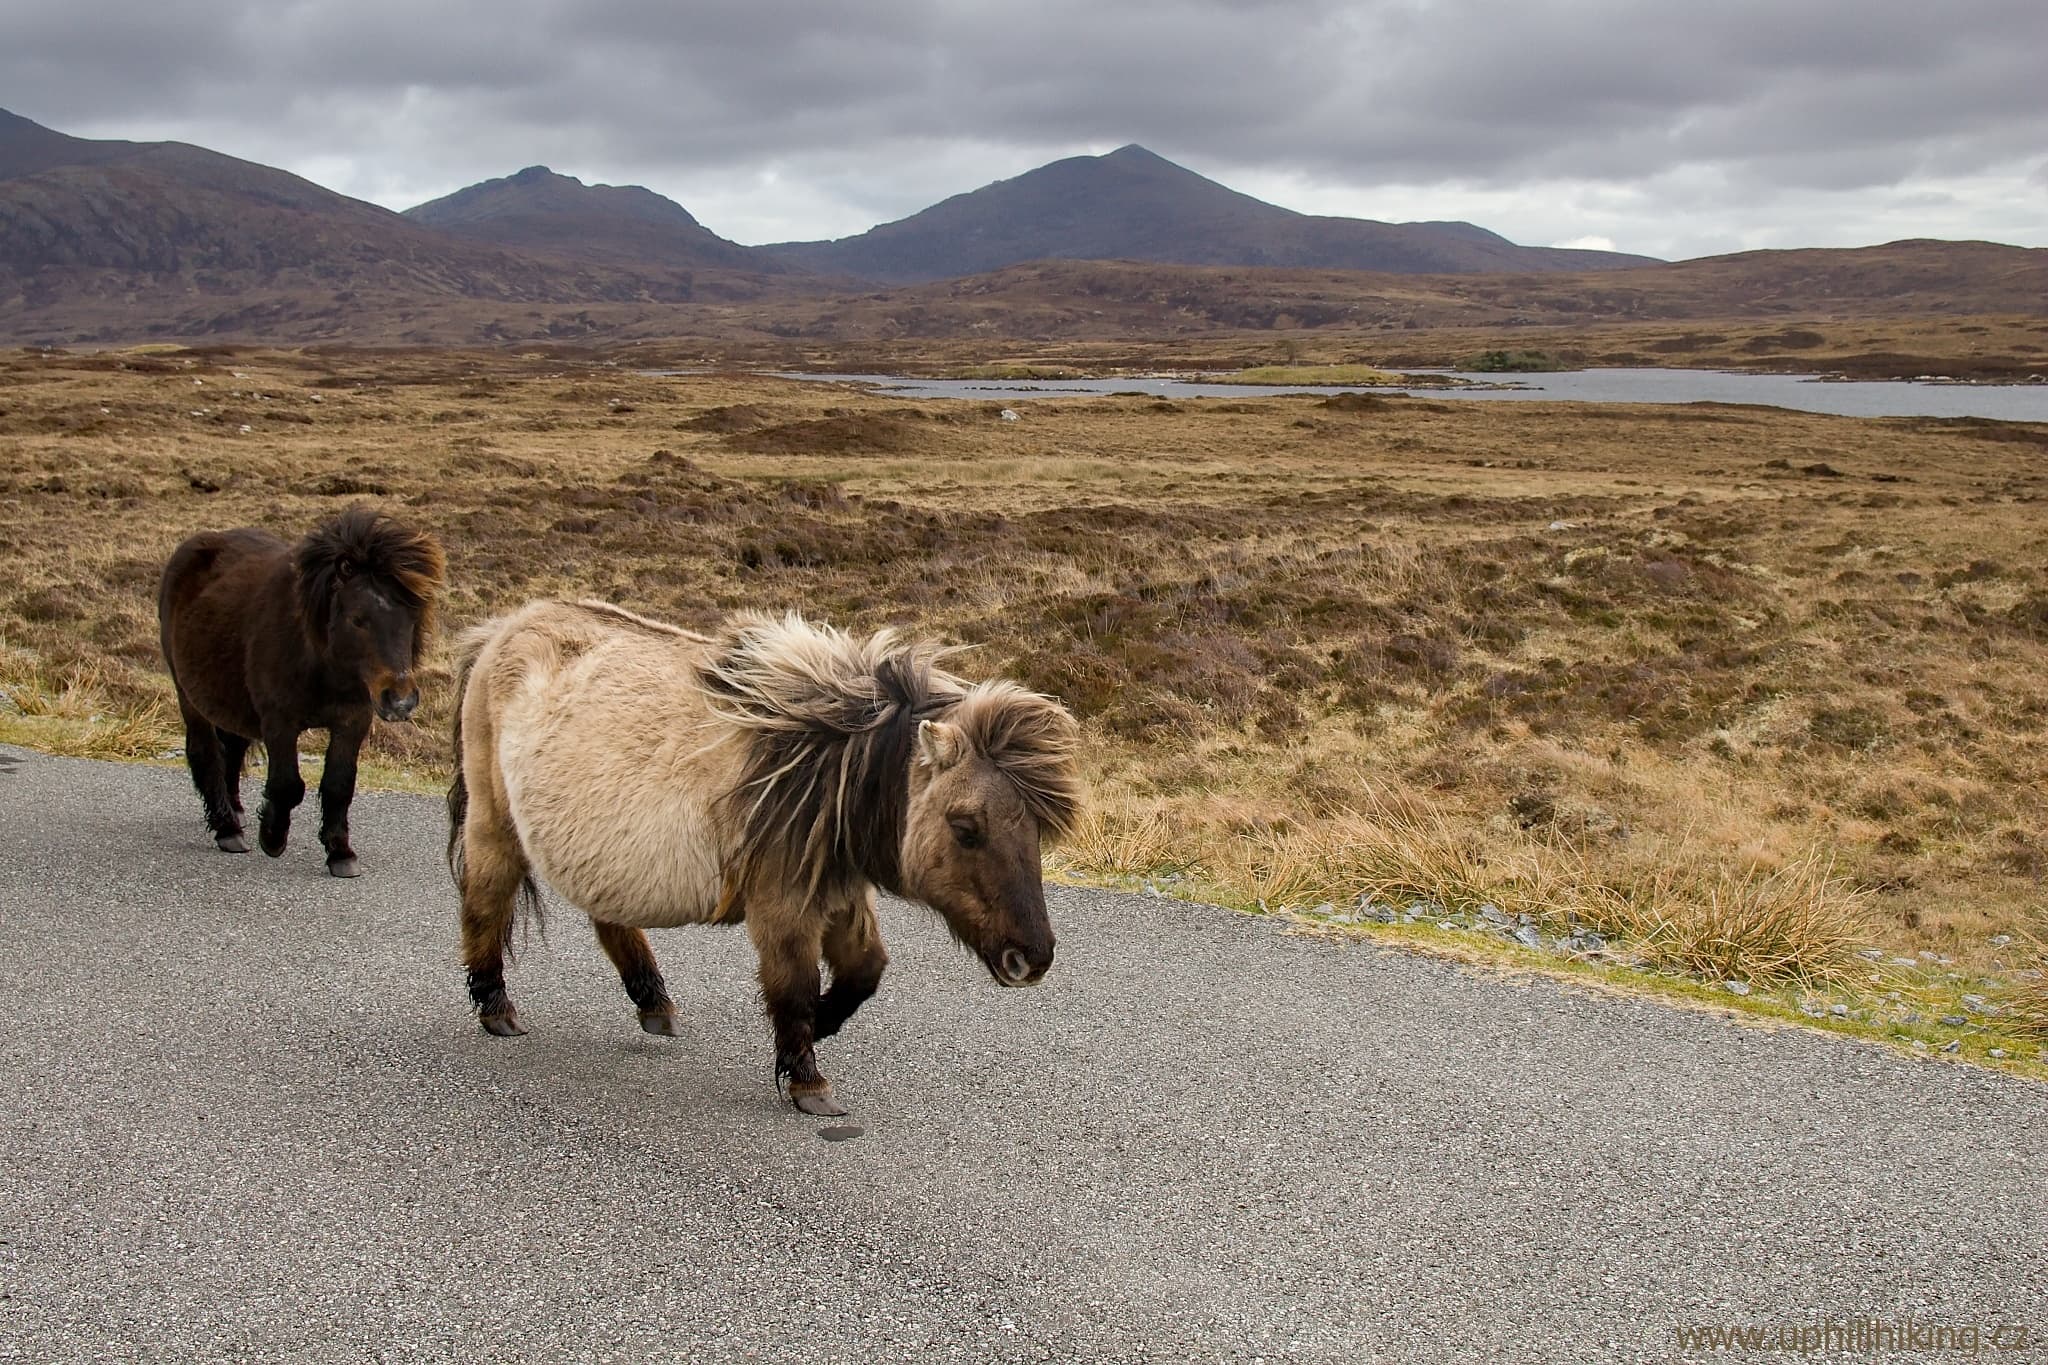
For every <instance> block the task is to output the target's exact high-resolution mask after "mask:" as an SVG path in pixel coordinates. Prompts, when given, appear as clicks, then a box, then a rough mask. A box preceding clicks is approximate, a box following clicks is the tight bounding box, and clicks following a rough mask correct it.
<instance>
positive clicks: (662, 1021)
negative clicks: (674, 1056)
mask: <svg viewBox="0 0 2048 1365" xmlns="http://www.w3.org/2000/svg"><path fill="white" fill-rule="evenodd" d="M640 1028H641V1030H642V1031H643V1032H646V1033H652V1034H654V1035H655V1036H656V1037H658V1038H680V1037H682V1036H683V1031H682V1030H681V1029H679V1028H677V1027H676V1012H675V1011H674V1010H641V1011H640Z"/></svg>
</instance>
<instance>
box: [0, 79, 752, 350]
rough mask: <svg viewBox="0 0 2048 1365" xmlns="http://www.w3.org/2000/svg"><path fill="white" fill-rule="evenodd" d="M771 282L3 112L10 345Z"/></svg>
mask: <svg viewBox="0 0 2048 1365" xmlns="http://www.w3.org/2000/svg"><path fill="white" fill-rule="evenodd" d="M678 211H679V212H680V210H678ZM684 216H685V217H687V215H684ZM706 235H707V236H708V235H709V234H706ZM769 269H779V267H769ZM766 273H767V271H766V270H765V269H762V270H754V271H751V272H743V271H738V270H732V269H705V270H682V269H676V268H674V267H670V266H663V265H659V264H646V265H640V266H633V267H628V266H620V265H607V264H604V263H601V262H594V261H592V260H590V259H588V258H585V259H581V260H577V259H570V258H568V257H564V256H560V255H555V254H549V253H545V252H540V251H521V250H515V249H512V248H508V247H504V246H498V245H494V244H492V243H490V242H487V241H475V240H471V239H469V238H467V237H463V236H457V235H453V234H450V233H447V232H443V231H440V230H437V229H435V228H433V227H430V226H427V225H425V224H422V223H416V222H414V221H412V220H411V219H408V218H405V217H403V216H401V215H399V214H396V213H393V212H391V211H390V210H388V209H383V208H379V207H378V206H376V205H374V204H367V203H364V202H362V201H361V200H357V199H351V198H349V197H348V196H346V195H341V194H336V193H335V192H334V191H332V190H328V189H323V188H321V187H320V186H318V185H315V184H313V183H312V182H310V181H307V180H302V179H300V178H299V177H298V176H295V175H291V174H289V173H287V172H284V171H280V170H276V169H273V168H271V167H269V166H261V165H257V164H256V163H254V162H250V161H242V160H238V159H237V158H235V157H231V156H224V155H222V154H221V153H219V152H212V151H208V150H206V149H205V148H203V147H194V146H190V145H187V144H185V143H179V142H115V141H93V140H89V139H85V138H75V137H69V136H66V135H65V134H63V133H58V132H55V131H53V130H51V129H48V128H45V127H42V126H41V125H39V124H36V123H33V122H31V121H30V120H28V119H25V118H22V117H20V116H18V115H15V114H11V113H8V112H6V111H4V110H0V334H6V335H15V336H24V335H25V336H29V337H54V338H61V339H72V340H77V339H94V338H111V337H115V336H119V337H124V338H131V339H132V338H150V337H156V336H179V337H193V336H207V335H289V336H294V337H317V336H321V335H334V336H344V335H350V334H354V333H358V332H360V331H361V330H362V328H361V326H360V319H361V318H362V317H363V315H365V314H379V313H381V314H385V315H387V316H385V317H384V318H382V319H381V320H380V323H379V324H378V325H380V326H382V327H383V328H384V329H386V330H388V327H389V323H390V321H391V319H392V318H403V317H404V316H406V315H408V313H410V312H413V311H417V310H418V309H420V308H422V307H423V306H430V305H434V304H436V303H437V302H451V301H485V302H491V303H497V304H513V303H547V304H589V303H637V304H646V303H677V302H686V301H690V300H693V299H715V300H731V299H744V298H751V297H755V296H757V295H758V294H759V293H760V292H761V291H762V289H763V287H764V277H765V275H766Z"/></svg>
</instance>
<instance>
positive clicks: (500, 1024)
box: [477, 1010, 526, 1038]
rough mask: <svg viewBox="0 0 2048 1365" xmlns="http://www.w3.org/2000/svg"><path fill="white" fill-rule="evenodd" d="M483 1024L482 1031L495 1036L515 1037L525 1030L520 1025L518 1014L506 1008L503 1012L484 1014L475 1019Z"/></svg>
mask: <svg viewBox="0 0 2048 1365" xmlns="http://www.w3.org/2000/svg"><path fill="white" fill-rule="evenodd" d="M477 1022H478V1023H480V1024H482V1025H483V1026H484V1032H485V1033H488V1034H490V1035H492V1036H493V1037H496V1038H517V1037H518V1036H519V1035H520V1034H522V1033H524V1032H526V1030H525V1029H524V1028H522V1027H521V1026H520V1023H519V1016H517V1015H515V1014H514V1013H512V1011H510V1010H507V1011H505V1012H504V1013H503V1014H486V1015H482V1016H480V1017H479V1018H478V1020H477Z"/></svg>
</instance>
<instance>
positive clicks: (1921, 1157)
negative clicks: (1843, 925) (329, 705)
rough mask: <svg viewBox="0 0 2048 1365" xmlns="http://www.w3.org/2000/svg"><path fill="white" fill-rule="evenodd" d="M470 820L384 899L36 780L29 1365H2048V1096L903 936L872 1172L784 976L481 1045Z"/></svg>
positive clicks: (551, 950) (1186, 964) (7, 816)
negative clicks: (1845, 1324)
mask: <svg viewBox="0 0 2048 1365" xmlns="http://www.w3.org/2000/svg"><path fill="white" fill-rule="evenodd" d="M440 818H441V817H440V809H439V806H438V804H437V803H435V802H433V801H430V800H426V799H423V798H418V797H408V796H393V795H371V796H368V797H366V798H365V799H364V800H362V801H361V802H359V803H358V806H357V818H356V828H357V847H358V849H359V850H360V851H361V852H362V854H363V865H364V868H365V875H364V876H363V877H362V878H361V879H360V880H359V881H356V882H352V883H346V884H344V883H336V882H333V881H330V880H329V879H327V878H326V877H325V876H324V875H323V873H322V870H321V864H320V860H319V855H318V851H317V848H316V846H315V845H314V844H313V843H312V842H311V841H310V840H308V839H306V838H305V831H303V830H301V831H300V832H299V834H298V836H297V837H296V838H295V842H294V844H293V847H292V848H291V850H290V851H289V852H288V853H287V854H286V856H285V857H284V858H283V859H282V860H280V861H277V862H271V861H268V860H266V859H264V858H262V857H260V856H256V855H248V856H243V857H231V856H228V855H223V854H219V853H216V852H214V851H213V849H212V847H211V845H210V843H209V842H208V840H207V839H206V838H205V837H204V834H203V831H202V829H201V828H200V824H199V819H198V802H197V800H196V798H194V797H193V796H192V794H191V792H190V791H189V789H188V788H187V787H186V785H185V782H184V779H183V776H182V775H181V774H178V773H174V772H168V771H163V770H154V769H145V768H131V767H119V766H112V765H101V764H92V763H83V762H76V761H70V760H62V759H54V758H47V757H43V756H40V755H35V754H28V753H25V752H22V751H20V750H0V1080H4V1093H0V1356H11V1357H14V1358H20V1359H25V1360H34V1361H68V1360H80V1361H84V1360H93V1361H100V1360H144V1359H147V1360H152V1361H159V1360H214V1359H237V1360H240V1359H248V1360H351V1361H353V1360H413V1359H427V1360H450V1359H462V1360H557V1359H561V1360H618V1361H633V1362H640V1361H648V1360H658V1359H674V1360H691V1361H722V1360H749V1359H761V1360H792V1361H794V1360H803V1361H817V1362H830V1361H881V1360H920V1361H922V1360H936V1361H948V1360H961V1361H976V1362H987V1361H1012V1360H1048V1359H1050V1360H1062V1361H1065V1360H1086V1361H1096V1360H1100V1361H1132V1360H1158V1361H1176V1362H1178V1361H1206V1360H1229V1361H1253V1360H1260V1359H1264V1360H1267V1361H1283V1360H1289V1361H1291V1360H1301V1361H1347V1362H1349V1361H1365V1360H1375V1359H1386V1360H1469V1359H1474V1358H1479V1357H1481V1356H1488V1357H1505V1358H1511V1359H1559V1360H1588V1359H1593V1360H1600V1359H1670V1358H1673V1357H1675V1356H1678V1355H1681V1354H1683V1353H1682V1352H1681V1351H1680V1349H1679V1345H1678V1339H1677V1336H1676V1333H1677V1331H1678V1329H1679V1328H1680V1327H1682V1326H1684V1327H1690V1326H1695V1325H1720V1324H1729V1325H1737V1326H1743V1325H1756V1326H1765V1327H1770V1328H1773V1329H1775V1327H1776V1326H1777V1325H1779V1324H1786V1325H1788V1326H1793V1327H1796V1326H1799V1325H1802V1324H1805V1325H1817V1324H1819V1323H1821V1322H1822V1321H1823V1320H1825V1319H1827V1318H1829V1317H1833V1318H1835V1319H1837V1320H1847V1319H1852V1318H1857V1317H1863V1316H1875V1317H1881V1318H1883V1319H1885V1320H1887V1321H1894V1320H1896V1319H1899V1318H1903V1317H1904V1316H1905V1315H1907V1314H1917V1315H1918V1317H1919V1318H1920V1319H1921V1320H1922V1321H1923V1322H1926V1321H1929V1320H1932V1321H1934V1322H1938V1323H1941V1324H1946V1325H1950V1326H1961V1325H1980V1324H1985V1323H1989V1322H1991V1321H1993V1320H1996V1319H2000V1318H2001V1317H2003V1318H2017V1319H2019V1320H2021V1321H2027V1320H2028V1319H2029V1318H2031V1322H2032V1325H2033V1329H2034V1332H2035V1336H2034V1341H2033V1345H2034V1347H2035V1348H2036V1349H2035V1350H2034V1351H2032V1352H2031V1354H2034V1355H2048V1350H2042V1349H2040V1348H2041V1347H2042V1345H2043V1342H2042V1336H2041V1334H2042V1333H2043V1332H2044V1331H2048V1308H2044V1303H2048V1250H2044V1248H2048V1193H2044V1191H2048V1090H2044V1089H2043V1088H2042V1087H2040V1086H2036V1085H2032V1084H2029V1083H2026V1082H2021V1081H2015V1080H2013V1079H2010V1078H2007V1077H2003V1076H1999V1075H1995V1074H1992V1073H1988V1072H1982V1071H1976V1070H1971V1069H1967V1068H1963V1067H1959V1066H1954V1065H1946V1064H1940V1063H1924V1062H1915V1061H1913V1060H1910V1059H1906V1058H1901V1057H1896V1056H1893V1055H1890V1054H1888V1053H1884V1052H1880V1051H1877V1050H1875V1049H1872V1048H1868V1047H1865V1046H1861V1045H1858V1044H1854V1043H1847V1042H1843V1041H1840V1040H1837V1039H1833V1038H1829V1037H1824V1036H1821V1035H1818V1034H1811V1033H1806V1032H1799V1031H1785V1032H1765V1031H1761V1030H1758V1029H1754V1028H1748V1027H1738V1026H1735V1025H1731V1024H1729V1023H1727V1022H1725V1021H1723V1020H1721V1019H1719V1018H1717V1017H1715V1016H1712V1015H1706V1014H1700V1013H1692V1012H1680V1011H1674V1010H1669V1009H1665V1008H1663V1007H1660V1006H1657V1005H1654V1004H1649V1003H1643V1002H1634V1001H1626V1000H1614V999H1606V998H1598V997H1590V996H1586V995H1581V994H1574V993H1573V992H1571V991H1570V990H1568V989H1566V988H1564V987H1561V986H1559V985H1557V984H1555V983H1553V982H1548V981H1528V982H1505V981H1500V980H1494V979H1489V978H1483V977H1479V976H1475V975H1472V974H1470V973H1467V972H1465V971H1463V970H1460V969H1458V968H1455V967H1453V966H1450V965H1447V964H1443V963H1439V962H1433V961H1428V960H1423V959H1418V958H1414V957H1409V956H1405V955H1401V954H1395V953H1383V952H1380V951H1377V950H1374V949H1371V948H1368V947H1352V948H1344V947H1340V946H1333V945H1330V944H1327V943H1324V942H1319V941H1313V940H1309V939H1304V938H1299V937H1290V936H1288V935H1285V934H1283V933H1280V932H1277V931H1276V930H1274V929H1273V928H1271V927H1270V926H1267V925H1264V924H1261V923H1259V922H1256V921H1252V920H1248V919H1245V918H1241V917H1236V916H1232V915H1230V914H1227V913H1225V912H1222V911H1218V910H1213V909H1209V908H1205V907H1198V906H1186V905H1181V904H1178V903H1175V902H1170V901H1160V900H1156V899H1144V898H1133V897H1128V896H1115V895H1107V894H1102V893H1097V892H1088V891H1058V892H1056V893H1055V895H1054V897H1053V912H1054V918H1055V923H1056V924H1057V925H1058V928H1059V931H1060V959H1059V964H1058V966H1057V967H1056V968H1055V969H1054V971H1053V973H1052V975H1051V977H1050V978H1049V979H1048V982H1047V984H1046V985H1045V986H1044V987H1043V988H1042V989H1040V990H1038V991H1031V992H1004V991H1000V990H998V989H996V988H995V987H994V986H992V985H991V984H990V983H989V981H988V980H987V977H986V975H985V974H984V973H983V972H982V971H981V970H980V968H979V967H977V966H975V965H973V964H972V963H971V962H970V961H969V960H967V959H966V958H965V957H964V956H963V955H962V954H961V953H960V952H959V951H958V950H957V949H955V948H953V947H951V946H950V944H949V942H948V941H947V940H946V938H945V936H944V935H943V933H942V932H941V931H940V929H939V927H938V925H937V923H936V921H935V920H933V919H931V918H930V917H929V916H928V915H926V914H925V913H924V912H922V911H918V910H914V909H912V908H910V907H905V906H893V907H890V908H889V909H888V910H887V911H886V912H885V929H886V931H887V933H888V934H889V937H890V941H891V946H892V948H893V950H894V954H895V965H894V966H893V967H892V969H891V971H890V973H889V977H888V980H887V982H886V983H885V985H884V987H883V989H882V993H881V994H880V996H878V997H877V999H876V1000H875V1001H874V1002H872V1003H871V1004H870V1006H869V1007H868V1009H867V1010H865V1011H864V1012H863V1013H862V1014H861V1016H860V1017H859V1018H858V1019H857V1020H856V1021H855V1022H854V1024H853V1025H852V1026H851V1028H850V1032H849V1033H848V1035H847V1036H845V1037H844V1038H843V1039H841V1040H838V1041H836V1042H834V1043H833V1044H829V1045H828V1047H827V1049H826V1051H825V1057H824V1061H825V1066H826V1069H827V1071H828V1073H830V1074H832V1075H833V1076H834V1077H835V1079H836V1081H837V1082H838V1088H839V1093H840V1095H841V1097H842V1098H843V1099H845V1100H846V1101H848V1102H849V1103H850V1104H851V1105H852V1106H853V1107H854V1109H855V1114H854V1121H856V1122H858V1123H861V1124H863V1125H864V1126H865V1128H866V1133H865V1135H864V1136H861V1137H859V1138H856V1139H853V1140H851V1141H843V1142H837V1143H828V1142H826V1141H824V1140H822V1139H821V1138H820V1136H819V1129H820V1126H821V1122H820V1121H819V1120H816V1119H807V1118H805V1117H804V1116H802V1115H800V1114H798V1113H796V1112H795V1111H794V1110H791V1109H789V1108H787V1107H786V1106H784V1104H783V1103H782V1102H781V1101H780V1100H779V1099H778V1097H777V1096H776V1094H775V1092H774V1091H773V1089H772V1088H771V1086H770V1082H769V1061H768V1044H767V1034H766V1030H765V1025H764V1023H763V1022H762V1020H761V1019H760V1017H759V1014H758V1010H757V1007H756V1005H755V1003H754V1000H753V998H752V994H751V980H750V976H749V972H750V967H751V960H750V953H749V950H748V948H747V945H746V941H745V938H744V936H743V935H740V934H737V933H733V932H730V931H723V932H721V931H715V930H679V931H674V932H671V933H668V934H665V935H657V938H656V947H657V950H659V951H661V952H662V953H663V955H664V958H665V965H666V967H667V969H668V977H669V984H670V989H671V991H673V992H674V994H675V997H676V1002H677V1004H678V1006H679V1007H680V1009H681V1013H682V1016H683V1018H684V1020H685V1021H687V1024H688V1029H687V1032H686V1034H685V1036H684V1037H683V1038H681V1039H676V1040H664V1039H656V1038H651V1037H648V1036H647V1035H645V1034H642V1033H640V1032H639V1031H638V1030H637V1029H636V1028H635V1027H634V1023H633V1016H632V1013H631V1010H630V1008H629V1007H628V1005H627V1003H626V1001H625V999H624V997H623V995H622V994H621V992H620V991H619V988H618V985H617V981H616V978H615V977H613V976H612V975H611V972H610V969H609V967H608V966H607V965H606V964H605V962H604V960H603V958H602V957H601V956H600V954H599V953H598V951H597V949H596V947H595V945H594V943H593V942H592V941H591V938H590V935H589V933H588V931H587V930H586V929H585V928H584V927H583V923H582V921H581V918H580V917H579V916H576V915H574V913H573V912H566V913H558V914H557V916H556V918H555V921H554V925H553V928H552V930H551V936H550V940H549V941H548V942H547V943H545V944H543V943H540V942H538V941H536V942H535V943H534V944H533V945H532V946H531V948H530V950H529V951H528V952H527V953H526V954H525V955H524V956H523V957H522V959H521V962H520V965H519V967H518V969H517V970H516V972H515V973H514V979H513V980H514V989H515V991H516V993H517V994H516V998H517V999H518V1001H519V1004H520V1007H521V1011H522V1014H521V1017H522V1018H523V1019H524V1020H525V1021H526V1022H527V1023H528V1024H529V1025H530V1026H531V1028H532V1030H533V1032H532V1033H531V1034H530V1035H529V1036H527V1037H525V1038H523V1039H518V1040H511V1041H506V1040H499V1039H492V1038H487V1037H485V1036H484V1035H483V1034H482V1033H481V1032H479V1031H478V1029H477V1028H476V1026H475V1024H474V1022H473V1021H472V1020H471V1018H470V1017H469V1015H468V1013H467V1010H466V1008H465V1000H464V997H463V993H462V983H461V974H460V972H459V971H458V970H457V969H456V967H455V966H454V962H453V935H454V908H453V904H452V898H451V893H450V890H449V888H448V885H447V883H446V880H445V876H444V874H443V872H442V870H441V866H440V860H439V853H438V849H439V845H440V843H441V837H442V836H441V826H440ZM1987 1333H1988V1329H1987ZM1982 1339H1983V1340H1985V1341H1987V1342H1988V1340H1989V1337H1988V1335H1987V1336H1986V1337H1984V1338H1982ZM2007 1339H2008V1340H2010V1338H2009V1337H2008V1338H2007ZM1985 1353H1986V1354H1994V1353H1993V1352H1991V1351H1990V1350H1989V1349H1988V1347H1987V1348H1986V1350H1985ZM2025 1354H2027V1353H2016V1352H2004V1353H1997V1354H1996V1358H2001V1359H2020V1358H2024V1355H2025ZM1720 1358H1728V1357H1726V1356H1723V1357H1720Z"/></svg>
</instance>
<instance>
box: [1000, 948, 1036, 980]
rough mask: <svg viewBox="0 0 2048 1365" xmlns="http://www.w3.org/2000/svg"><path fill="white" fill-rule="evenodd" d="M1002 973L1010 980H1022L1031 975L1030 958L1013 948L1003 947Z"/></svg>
mask: <svg viewBox="0 0 2048 1365" xmlns="http://www.w3.org/2000/svg"><path fill="white" fill-rule="evenodd" d="M1003 975H1004V976H1006V977H1008V978H1009V979H1010V980H1012V981H1022V980H1024V979H1026V978H1027V977H1029V976H1030V975H1031V959H1030V958H1028V957H1026V956H1024V954H1022V953H1020V952H1018V951H1017V950H1016V949H1015V948H1005V949H1003Z"/></svg>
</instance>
